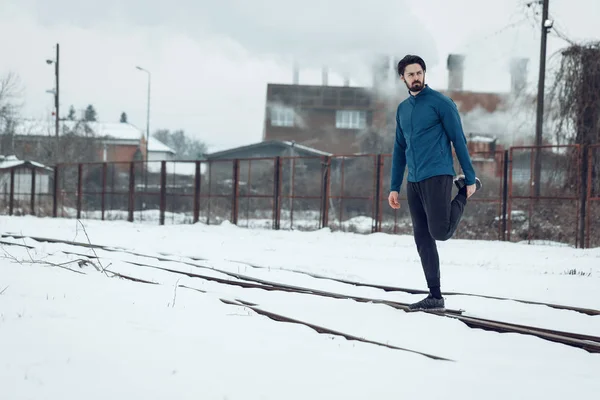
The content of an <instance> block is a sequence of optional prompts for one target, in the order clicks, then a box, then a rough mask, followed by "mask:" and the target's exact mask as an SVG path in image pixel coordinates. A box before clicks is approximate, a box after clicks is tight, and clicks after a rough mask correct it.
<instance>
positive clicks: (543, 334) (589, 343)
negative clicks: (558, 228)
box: [1, 234, 600, 356]
mask: <svg viewBox="0 0 600 400" xmlns="http://www.w3.org/2000/svg"><path fill="white" fill-rule="evenodd" d="M2 236H3V237H5V238H7V237H13V238H17V239H23V238H29V239H32V240H35V241H38V242H49V243H61V244H66V245H71V246H76V247H86V248H94V249H100V250H105V251H110V252H119V253H127V254H131V255H135V256H139V257H145V258H150V259H155V260H157V261H159V262H173V263H179V264H185V265H190V266H194V267H197V268H199V269H207V270H210V271H213V272H218V273H220V274H223V275H224V276H226V277H224V278H223V277H216V276H210V275H206V274H201V273H196V272H185V271H181V270H176V269H172V268H166V267H160V266H157V265H152V264H148V263H142V262H137V261H128V260H119V261H121V262H125V263H129V264H132V265H136V266H140V267H147V268H154V269H158V270H162V271H165V272H170V273H174V274H180V275H186V276H188V277H192V278H199V279H204V280H207V281H213V282H217V283H220V284H225V285H232V286H239V287H242V288H254V289H262V290H267V291H282V292H291V293H299V294H307V295H316V296H322V297H329V298H336V299H350V300H354V301H357V302H362V303H373V304H383V305H387V306H390V307H393V308H396V309H400V310H404V311H407V310H408V304H407V303H402V302H396V301H390V300H382V299H374V298H369V297H360V296H352V295H347V294H341V293H334V292H329V291H324V290H317V289H312V288H307V287H302V286H295V285H288V284H283V283H278V282H272V281H268V280H264V279H260V278H255V277H252V276H248V275H244V274H239V273H235V272H230V271H225V270H221V269H217V268H213V267H208V266H206V265H201V264H199V263H197V262H189V261H181V260H176V259H173V258H169V257H166V256H164V255H163V256H152V255H148V254H143V253H139V252H136V251H132V250H129V249H125V248H120V247H112V246H103V245H97V244H91V243H81V242H73V241H69V240H62V239H53V238H40V237H33V236H22V235H13V234H3V235H2ZM1 243H3V244H8V245H21V246H27V245H22V244H19V243H14V242H8V241H4V240H3V241H1ZM29 247H31V246H29ZM61 251H62V252H63V253H66V254H72V255H78V256H83V257H89V258H96V256H90V255H89V254H82V253H78V252H72V251H65V250H61ZM111 272H112V271H111ZM113 273H114V272H113ZM115 274H116V275H118V276H120V277H122V278H125V279H130V280H134V281H138V282H144V283H154V282H149V281H143V280H141V279H139V278H136V277H133V276H129V275H125V274H119V273H115ZM231 278H235V280H233V279H231ZM318 279H329V278H326V277H318ZM332 280H335V281H338V282H341V283H347V284H355V286H369V287H378V285H371V284H361V283H360V282H353V283H350V281H347V282H342V280H339V279H332ZM378 288H380V289H383V288H382V287H378ZM188 289H189V288H188ZM395 289H400V290H398V291H407V290H401V288H395ZM408 290H411V291H412V289H408ZM388 291H389V290H388ZM412 292H413V293H417V292H416V291H412ZM409 293H410V292H409ZM492 298H493V297H492ZM501 299H502V298H501ZM505 300H512V299H505ZM228 301H231V300H228ZM235 301H236V302H237V303H239V304H244V305H245V306H246V307H250V308H252V309H255V311H256V312H259V310H261V311H263V312H265V310H262V309H260V307H259V306H258V305H254V304H252V303H251V302H244V301H243V300H241V299H236V300H235ZM533 304H540V305H548V304H546V303H533ZM555 306H558V307H560V308H561V309H567V310H572V311H577V312H581V311H580V310H581V309H580V308H576V307H569V306H561V305H555ZM558 307H553V308H558ZM586 310H588V311H589V313H588V314H589V315H597V314H593V312H594V311H597V310H589V309H586ZM259 313H260V312H259ZM429 313H430V314H435V315H438V316H440V317H446V318H454V319H458V320H460V321H461V322H463V323H464V324H466V325H467V326H469V327H471V328H476V329H483V330H488V331H494V332H500V333H519V334H526V335H533V336H536V337H539V338H542V339H545V340H549V341H552V342H557V343H561V344H564V345H568V346H572V347H577V348H581V349H584V350H586V351H588V352H590V353H600V337H598V336H592V335H586V334H579V333H573V332H566V331H557V330H552V329H545V328H538V327H533V326H527V325H520V324H514V323H508V322H500V321H495V320H489V319H485V318H479V317H471V316H466V315H463V312H462V310H452V309H449V310H446V312H429ZM598 313H600V311H599V312H598ZM263 315H264V314H263ZM277 318H283V319H285V318H287V317H285V316H281V315H278V316H277ZM274 319H276V318H274ZM288 322H291V321H288ZM302 323H304V322H302ZM304 324H305V325H307V324H308V323H304ZM307 326H310V325H307ZM321 328H322V327H321ZM322 329H326V328H322ZM349 336H351V335H349ZM428 356H431V355H428Z"/></svg>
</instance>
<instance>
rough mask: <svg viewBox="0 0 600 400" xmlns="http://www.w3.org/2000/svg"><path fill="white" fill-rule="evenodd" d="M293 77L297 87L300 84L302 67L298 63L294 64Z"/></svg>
mask: <svg viewBox="0 0 600 400" xmlns="http://www.w3.org/2000/svg"><path fill="white" fill-rule="evenodd" d="M292 75H293V76H292V79H293V83H294V85H297V84H298V83H299V82H300V67H299V66H298V63H297V62H294V67H293V72H292Z"/></svg>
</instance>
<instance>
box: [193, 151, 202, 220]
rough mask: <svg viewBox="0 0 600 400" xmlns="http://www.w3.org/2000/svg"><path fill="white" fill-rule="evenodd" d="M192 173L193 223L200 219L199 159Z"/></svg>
mask: <svg viewBox="0 0 600 400" xmlns="http://www.w3.org/2000/svg"><path fill="white" fill-rule="evenodd" d="M195 172H196V173H195V175H194V224H195V223H196V222H198V221H199V220H200V184H201V181H200V161H196V171H195Z"/></svg>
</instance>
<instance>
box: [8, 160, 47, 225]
mask: <svg viewBox="0 0 600 400" xmlns="http://www.w3.org/2000/svg"><path fill="white" fill-rule="evenodd" d="M53 177H54V171H53V170H52V168H49V167H47V166H45V165H43V164H40V163H37V162H35V161H26V160H20V159H19V158H17V157H16V156H14V155H8V156H5V155H0V190H1V194H2V197H1V200H0V203H1V205H2V208H3V209H6V208H8V207H9V204H10V197H11V187H12V198H13V210H12V211H13V212H14V213H17V214H24V213H29V212H30V211H31V205H32V203H31V195H32V193H33V194H35V196H34V203H33V205H34V207H37V206H40V204H41V203H44V202H48V201H50V200H51V199H52V197H51V196H52V192H53V188H52V184H53ZM38 214H39V213H38Z"/></svg>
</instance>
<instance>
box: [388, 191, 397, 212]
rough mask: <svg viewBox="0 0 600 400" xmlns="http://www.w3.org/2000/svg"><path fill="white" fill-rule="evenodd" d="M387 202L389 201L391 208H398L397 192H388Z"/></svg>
mask: <svg viewBox="0 0 600 400" xmlns="http://www.w3.org/2000/svg"><path fill="white" fill-rule="evenodd" d="M388 203H390V207H392V208H393V209H396V210H397V209H399V208H400V202H399V201H398V192H390V195H389V196H388Z"/></svg>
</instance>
